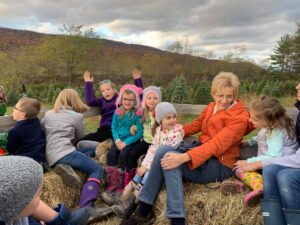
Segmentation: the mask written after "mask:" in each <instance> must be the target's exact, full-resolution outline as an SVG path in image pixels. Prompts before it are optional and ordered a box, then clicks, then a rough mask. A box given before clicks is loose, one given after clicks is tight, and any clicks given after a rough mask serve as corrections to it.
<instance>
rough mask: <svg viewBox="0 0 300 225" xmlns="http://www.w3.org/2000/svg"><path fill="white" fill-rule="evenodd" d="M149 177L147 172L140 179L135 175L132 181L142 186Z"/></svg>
mask: <svg viewBox="0 0 300 225" xmlns="http://www.w3.org/2000/svg"><path fill="white" fill-rule="evenodd" d="M148 176H149V171H147V172H146V173H145V174H144V175H143V176H142V177H141V176H139V175H135V176H134V177H133V178H132V180H133V181H134V183H136V184H138V183H141V184H142V185H144V184H145V183H146V180H147V178H148Z"/></svg>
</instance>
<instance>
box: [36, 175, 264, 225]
mask: <svg viewBox="0 0 300 225" xmlns="http://www.w3.org/2000/svg"><path fill="white" fill-rule="evenodd" d="M77 173H78V174H79V175H80V177H81V178H82V180H83V181H84V180H85V179H86V178H85V176H84V174H83V173H80V172H77ZM216 185H217V186H218V184H214V186H216ZM210 186H211V184H210ZM80 191H81V188H70V187H68V186H66V185H65V184H63V182H62V180H61V178H60V177H59V176H58V175H57V174H55V173H54V172H53V171H49V172H47V173H46V174H45V178H44V187H43V192H42V195H41V198H42V200H44V201H45V202H46V203H47V204H49V205H50V206H51V207H54V206H56V205H57V204H58V203H64V204H65V205H66V206H67V207H68V208H71V209H74V208H78V204H79V196H80ZM184 191H185V208H186V213H187V217H186V218H187V224H206V225H221V224H222V225H223V224H226V225H262V224H263V222H262V216H261V208H260V206H258V207H256V208H254V209H247V208H245V207H243V204H242V197H243V196H244V194H245V193H244V194H238V195H233V196H224V195H222V194H221V192H220V191H219V189H210V188H207V187H206V186H204V185H200V184H194V183H188V182H187V183H184ZM100 204H102V202H101V200H97V202H96V205H100ZM165 207H166V191H165V189H164V188H163V189H162V191H161V192H160V194H159V195H158V198H157V201H156V204H155V207H154V211H155V215H156V222H155V225H165V224H168V223H169V221H168V219H167V218H165V214H164V213H165ZM120 222H121V219H120V218H117V217H114V216H112V217H110V218H108V219H107V220H104V221H102V222H99V223H95V225H118V224H120Z"/></svg>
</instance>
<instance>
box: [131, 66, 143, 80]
mask: <svg viewBox="0 0 300 225" xmlns="http://www.w3.org/2000/svg"><path fill="white" fill-rule="evenodd" d="M141 75H142V71H141V70H139V69H137V68H135V69H133V70H132V77H133V79H139V78H141Z"/></svg>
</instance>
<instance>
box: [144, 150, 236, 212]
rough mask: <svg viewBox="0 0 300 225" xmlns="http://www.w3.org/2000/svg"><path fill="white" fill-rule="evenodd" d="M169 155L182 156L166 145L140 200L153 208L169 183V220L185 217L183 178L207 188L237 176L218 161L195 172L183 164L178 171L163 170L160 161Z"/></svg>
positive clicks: (167, 189) (154, 165)
mask: <svg viewBox="0 0 300 225" xmlns="http://www.w3.org/2000/svg"><path fill="white" fill-rule="evenodd" d="M167 152H175V153H178V154H180V152H178V151H177V150H176V149H175V148H173V147H170V146H166V145H165V146H162V147H160V148H159V149H158V150H157V152H156V154H155V156H154V159H153V161H152V164H151V168H150V170H149V176H148V178H147V180H146V183H145V184H144V187H143V189H142V191H141V194H140V197H139V200H140V201H141V202H144V203H147V204H150V205H153V204H154V200H155V198H156V197H157V195H158V193H159V191H160V188H161V186H162V184H163V183H165V185H166V191H167V209H166V216H167V217H168V218H183V217H185V209H184V193H183V183H182V177H185V178H188V179H189V180H190V181H193V182H196V183H200V184H206V183H210V182H215V181H223V180H224V179H226V178H228V177H231V176H232V175H233V172H232V170H231V169H230V168H228V167H226V166H224V165H223V164H221V163H219V161H218V160H217V159H215V158H211V159H209V160H207V161H206V162H205V163H204V164H202V165H201V166H199V167H198V168H196V169H194V170H191V169H190V168H189V167H188V165H187V163H184V164H182V165H181V166H180V167H178V168H176V169H172V170H163V169H162V167H161V165H160V160H161V159H162V158H163V157H164V155H165V154H166V153H167Z"/></svg>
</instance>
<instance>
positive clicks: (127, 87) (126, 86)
mask: <svg viewBox="0 0 300 225" xmlns="http://www.w3.org/2000/svg"><path fill="white" fill-rule="evenodd" d="M125 90H131V91H132V92H133V93H134V94H135V99H136V104H135V108H136V109H137V111H136V114H137V115H138V116H140V115H142V110H141V108H140V95H141V94H142V93H143V89H142V88H140V87H137V86H135V85H133V84H124V85H123V86H122V87H121V89H120V93H119V96H118V98H117V100H116V114H117V115H120V113H121V110H120V109H119V105H120V104H121V100H122V96H123V94H124V91H125Z"/></svg>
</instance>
